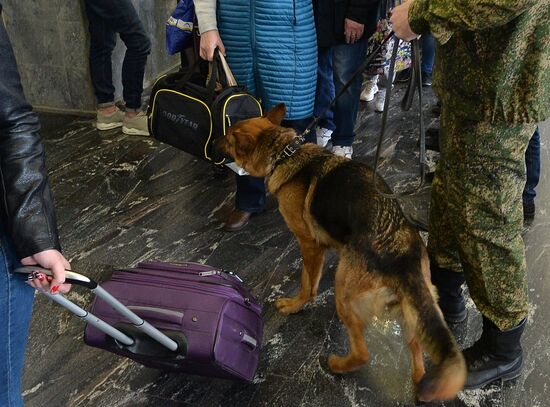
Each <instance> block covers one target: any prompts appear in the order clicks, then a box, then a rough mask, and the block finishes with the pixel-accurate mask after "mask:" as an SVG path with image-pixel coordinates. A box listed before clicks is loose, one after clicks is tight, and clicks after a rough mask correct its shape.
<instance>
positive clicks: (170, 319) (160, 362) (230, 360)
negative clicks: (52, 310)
mask: <svg viewBox="0 0 550 407" xmlns="http://www.w3.org/2000/svg"><path fill="white" fill-rule="evenodd" d="M34 269H36V268H34ZM27 272H28V271H27ZM72 274H74V275H77V276H79V277H83V278H85V279H87V278H86V277H84V276H82V275H78V274H77V273H72ZM77 280H79V279H78V278H75V279H71V282H75V283H79V284H81V285H86V284H83V283H82V282H78V281H77ZM87 280H88V281H91V280H89V279H87ZM90 284H91V285H90V288H92V291H93V292H94V293H95V294H96V297H95V299H94V302H93V304H92V307H91V310H90V312H89V313H87V312H86V311H84V310H82V309H80V308H79V307H76V306H75V305H74V304H72V303H70V301H68V300H67V299H65V298H63V297H62V296H60V295H55V296H52V295H49V294H47V295H48V296H49V297H50V298H52V299H54V300H55V301H56V302H59V303H61V302H60V300H64V301H67V302H69V303H70V304H72V306H73V307H76V308H78V309H71V308H70V307H69V306H67V304H64V303H62V304H61V305H63V306H65V307H66V308H69V309H71V310H72V311H73V312H74V313H75V314H76V315H77V316H79V317H80V318H82V319H84V320H86V322H88V324H87V326H86V331H85V335H84V340H85V342H86V343H87V344H88V345H90V346H94V347H97V348H101V349H105V350H107V351H109V352H113V353H116V354H118V355H121V356H125V357H128V358H130V359H133V360H135V361H137V362H139V363H141V364H143V365H145V366H147V367H152V368H157V369H164V370H175V371H181V372H187V373H192V374H199V375H205V376H215V377H222V378H227V379H241V380H247V381H251V380H253V378H254V375H255V373H256V368H257V366H258V359H259V352H260V345H261V342H262V332H263V321H262V318H261V307H260V305H259V304H258V303H257V302H256V300H255V299H254V297H253V296H252V295H251V294H250V292H249V291H248V290H247V289H246V288H245V286H244V285H243V284H242V281H241V280H240V279H239V278H238V277H237V276H235V275H233V274H231V273H227V272H225V271H223V270H220V269H216V268H213V267H210V266H206V265H203V264H196V263H162V262H146V263H139V264H138V265H137V266H136V267H134V268H131V269H125V270H118V271H115V272H114V273H113V276H112V278H111V279H110V280H109V281H107V282H105V283H104V284H102V286H101V287H100V286H99V285H97V283H95V282H93V281H91V283H90ZM94 284H95V285H96V286H97V287H96V288H94V287H93V285H94ZM109 293H110V294H112V296H111V295H110V294H109ZM56 297H57V298H56ZM115 298H116V299H115ZM117 303H118V304H117ZM83 313H85V315H84V314H83ZM121 314H122V315H121ZM144 320H145V321H147V322H144ZM98 321H99V323H98ZM106 327H109V328H110V329H106ZM113 331H115V332H113ZM159 342H160V343H162V345H161V344H160V343H159ZM169 348H170V349H169Z"/></svg>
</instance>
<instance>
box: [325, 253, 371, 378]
mask: <svg viewBox="0 0 550 407" xmlns="http://www.w3.org/2000/svg"><path fill="white" fill-rule="evenodd" d="M353 257H354V256H353V254H350V253H346V252H344V251H343V252H342V253H341V255H340V262H339V263H338V269H337V270H336V289H335V296H336V311H337V313H338V317H339V318H340V320H341V321H342V322H343V323H344V325H345V326H346V329H347V331H348V338H349V345H350V351H349V353H348V354H347V355H346V356H337V355H330V356H329V358H328V366H329V368H330V370H331V371H332V372H334V373H345V372H349V371H352V370H357V369H359V368H360V367H361V366H363V365H364V364H365V363H367V361H368V360H369V351H368V349H367V344H366V341H365V332H364V330H365V323H366V321H365V318H361V315H358V314H357V311H356V310H359V309H361V308H362V307H361V305H362V304H361V300H362V299H361V287H360V286H361V284H360V280H359V278H360V277H359V276H361V275H364V274H365V271H364V270H360V268H361V267H365V266H361V265H359V264H354V263H357V262H356V261H353V260H352V259H353ZM356 302H357V304H356Z"/></svg>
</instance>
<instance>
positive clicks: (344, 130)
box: [314, 39, 367, 146]
mask: <svg viewBox="0 0 550 407" xmlns="http://www.w3.org/2000/svg"><path fill="white" fill-rule="evenodd" d="M366 52H367V40H366V39H361V40H360V41H357V42H356V43H354V44H339V45H334V46H332V47H330V48H320V49H319V53H318V55H319V68H318V70H317V72H318V75H317V77H318V80H317V94H316V96H315V109H314V112H315V114H316V115H319V114H320V113H321V112H322V111H323V109H325V108H326V107H328V106H329V104H330V102H331V101H332V99H333V98H334V96H335V94H337V93H338V92H339V91H340V89H342V88H343V87H344V85H345V84H346V82H348V81H349V80H350V79H351V76H352V75H353V74H354V73H355V71H356V70H357V68H359V66H360V65H361V63H362V62H363V60H364V59H365V56H366ZM331 68H332V81H331V80H330V76H331V72H330V69H331ZM361 83H362V76H361V75H358V76H357V78H355V80H354V81H353V83H352V84H351V86H350V87H349V88H348V89H347V90H346V91H345V92H344V93H343V94H342V95H341V96H340V97H339V98H338V100H337V101H336V103H335V105H334V108H333V110H332V112H331V113H329V115H327V116H326V121H325V123H323V122H321V126H322V127H325V128H329V129H334V132H333V133H332V145H337V146H351V144H352V143H353V139H354V138H355V133H354V128H355V121H356V119H357V111H358V110H359V95H360V94H361Z"/></svg>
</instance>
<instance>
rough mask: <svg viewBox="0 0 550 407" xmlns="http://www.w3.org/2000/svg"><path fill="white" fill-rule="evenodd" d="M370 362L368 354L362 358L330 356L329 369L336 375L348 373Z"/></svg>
mask: <svg viewBox="0 0 550 407" xmlns="http://www.w3.org/2000/svg"><path fill="white" fill-rule="evenodd" d="M368 360H369V355H368V354H365V355H363V356H362V357H353V356H350V355H348V356H337V355H330V356H329V357H328V368H329V369H330V371H331V372H332V373H334V374H342V373H348V372H353V371H355V370H358V369H360V368H361V367H363V365H364V364H365V363H367V361H368Z"/></svg>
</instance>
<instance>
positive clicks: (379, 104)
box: [374, 89, 386, 113]
mask: <svg viewBox="0 0 550 407" xmlns="http://www.w3.org/2000/svg"><path fill="white" fill-rule="evenodd" d="M385 101H386V89H380V90H379V91H378V93H377V94H376V100H375V101H374V111H375V112H378V113H382V112H383V111H384V102H385Z"/></svg>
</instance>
